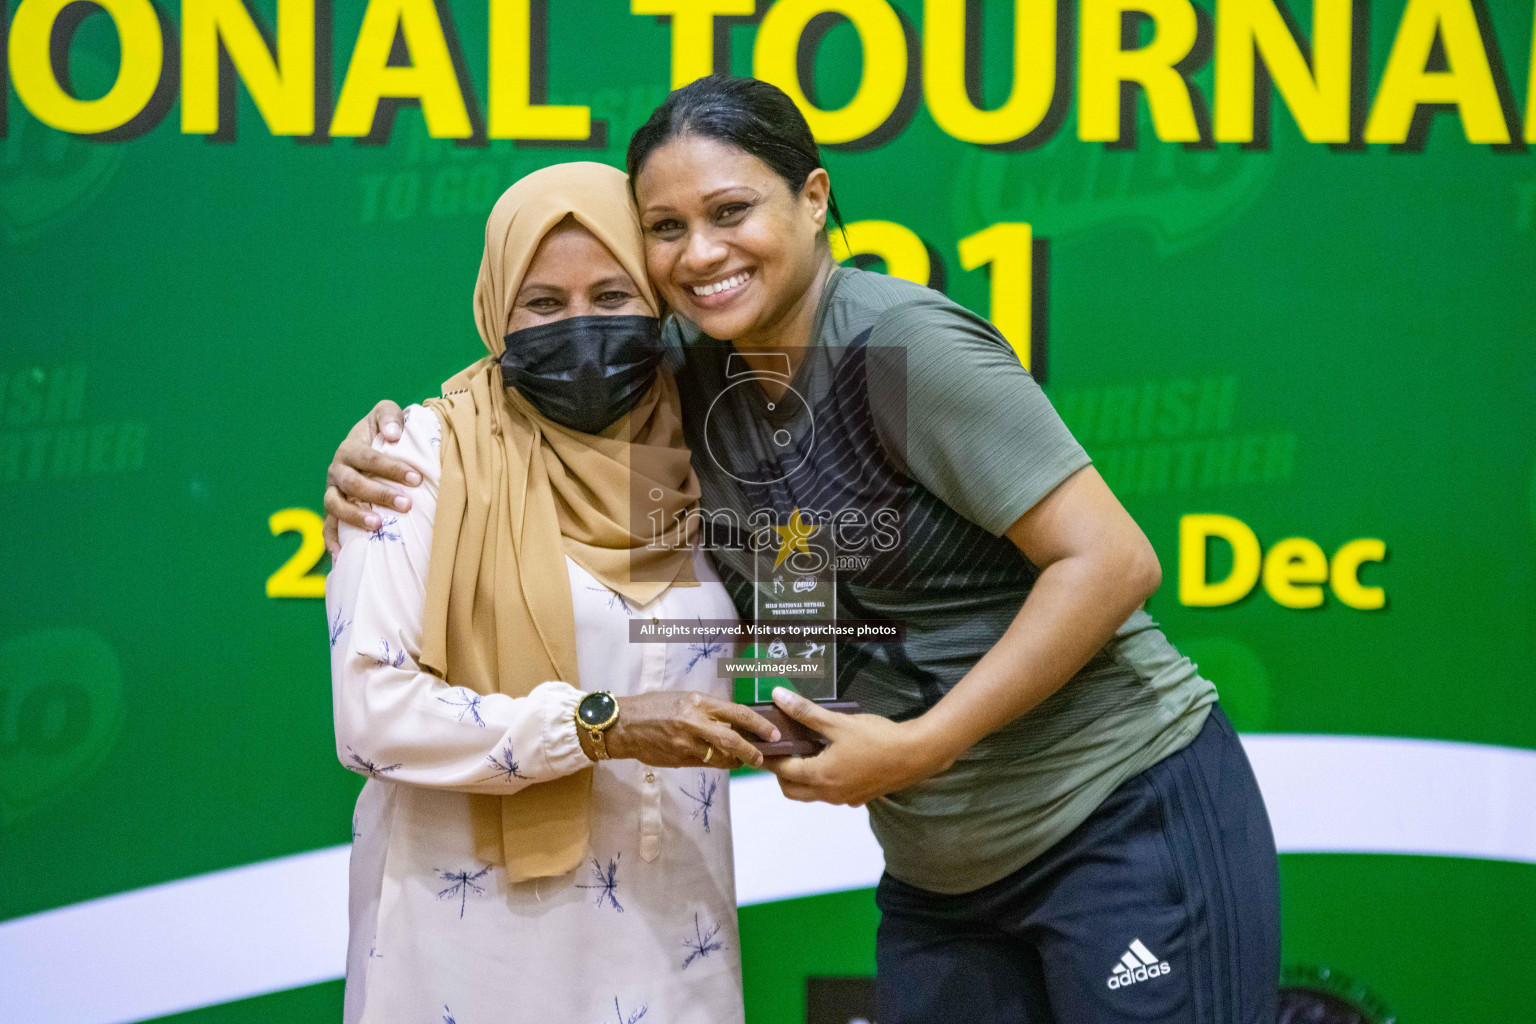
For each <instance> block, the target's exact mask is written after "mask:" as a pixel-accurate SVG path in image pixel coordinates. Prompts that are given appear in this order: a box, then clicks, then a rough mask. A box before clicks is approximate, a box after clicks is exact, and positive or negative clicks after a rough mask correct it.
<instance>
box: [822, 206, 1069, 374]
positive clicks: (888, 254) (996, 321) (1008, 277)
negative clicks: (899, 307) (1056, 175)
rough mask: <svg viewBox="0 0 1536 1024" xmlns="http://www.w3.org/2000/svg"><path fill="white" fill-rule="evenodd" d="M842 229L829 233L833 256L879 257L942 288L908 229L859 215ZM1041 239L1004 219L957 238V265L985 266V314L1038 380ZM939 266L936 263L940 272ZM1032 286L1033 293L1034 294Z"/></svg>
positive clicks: (899, 273)
mask: <svg viewBox="0 0 1536 1024" xmlns="http://www.w3.org/2000/svg"><path fill="white" fill-rule="evenodd" d="M846 232H847V240H846V242H845V241H844V233H843V232H841V231H833V232H831V239H832V255H833V257H834V258H836V259H838V260H846V259H848V258H849V257H850V256H875V257H878V258H879V259H882V260H884V261H885V272H886V273H887V274H890V275H891V276H892V277H899V278H902V279H903V280H906V281H915V282H916V283H918V284H922V285H931V286H933V287H935V288H939V289H941V290H942V289H943V281H942V280H940V281H935V280H933V277H934V273H933V271H934V268H933V256H934V254H933V253H932V252H931V251H930V249H929V247H928V245H927V243H926V242H924V241H923V240H922V238H921V237H919V236H918V234H917V232H915V231H913V230H912V229H911V228H909V227H906V226H904V225H901V224H897V223H895V222H894V221H889V220H860V221H854V222H853V223H852V224H849V225H848V227H847V229H846ZM1045 244H1046V243H1045V240H1044V239H1036V238H1034V232H1033V229H1032V228H1031V227H1030V226H1029V225H1028V224H1023V223H1010V222H1004V223H1000V224H993V225H991V226H990V227H987V228H983V229H982V230H980V231H978V232H976V233H975V234H974V235H967V236H966V237H965V238H962V239H960V244H959V250H960V269H961V270H976V269H977V268H979V267H986V268H987V274H988V277H989V284H988V309H987V319H988V320H991V321H992V325H993V326H994V327H996V328H997V330H998V333H1000V334H1001V335H1002V336H1003V337H1004V338H1006V339H1008V344H1009V345H1011V346H1013V350H1014V352H1016V353H1017V354H1018V357H1019V362H1020V363H1022V364H1024V369H1026V370H1028V371H1029V372H1030V373H1032V374H1034V376H1035V379H1036V380H1037V381H1040V382H1041V383H1044V378H1045V343H1046V340H1045V323H1044V320H1043V318H1037V317H1036V315H1035V313H1036V302H1037V301H1038V302H1039V303H1040V308H1041V309H1042V310H1043V308H1044V303H1045V299H1046V295H1045V285H1046V279H1045V278H1046V273H1047V272H1048V266H1047V262H1048V261H1047V259H1046V258H1042V259H1040V261H1039V263H1038V265H1037V263H1036V260H1035V256H1036V253H1037V252H1039V251H1041V250H1043V249H1044V246H1045ZM1042 255H1043V254H1042ZM942 270H943V268H942V267H940V275H939V276H940V277H942V276H943V274H942ZM1036 290H1039V291H1040V294H1039V295H1035V294H1034V292H1035V291H1036Z"/></svg>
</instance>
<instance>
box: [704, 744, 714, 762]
mask: <svg viewBox="0 0 1536 1024" xmlns="http://www.w3.org/2000/svg"><path fill="white" fill-rule="evenodd" d="M714 756H715V748H714V747H712V746H710V745H709V744H708V743H706V744H704V763H705V764H708V763H709V759H710V758H712V757H714Z"/></svg>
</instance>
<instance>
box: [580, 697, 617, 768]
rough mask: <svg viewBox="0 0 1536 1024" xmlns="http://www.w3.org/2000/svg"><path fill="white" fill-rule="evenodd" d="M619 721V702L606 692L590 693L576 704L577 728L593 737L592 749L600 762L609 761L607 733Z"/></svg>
mask: <svg viewBox="0 0 1536 1024" xmlns="http://www.w3.org/2000/svg"><path fill="white" fill-rule="evenodd" d="M618 720H619V702H618V701H617V700H614V698H613V694H611V693H609V692H608V691H606V690H604V691H601V692H599V693H589V694H587V695H586V696H585V697H583V698H581V700H580V701H579V702H578V703H577V704H576V728H578V729H585V730H586V731H587V735H589V736H591V737H592V749H593V750H594V751H596V752H597V759H598V760H599V761H606V760H608V740H607V736H606V734H607V732H608V730H609V729H612V728H613V725H614V723H615V722H617V721H618Z"/></svg>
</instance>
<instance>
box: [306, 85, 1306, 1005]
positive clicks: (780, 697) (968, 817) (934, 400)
mask: <svg viewBox="0 0 1536 1024" xmlns="http://www.w3.org/2000/svg"><path fill="white" fill-rule="evenodd" d="M820 164H821V162H820V155H819V153H818V151H817V148H816V145H815V142H814V140H813V139H812V137H811V135H810V132H809V129H808V128H807V127H806V125H805V122H804V120H803V118H802V117H801V116H800V114H799V112H798V111H797V110H796V109H795V107H794V106H793V104H792V103H791V102H790V101H789V100H788V98H787V97H785V96H784V94H783V93H782V92H780V91H779V90H777V89H775V88H773V87H772V86H769V85H767V84H766V83H762V82H757V81H755V80H752V79H731V78H720V77H711V78H707V79H702V80H700V81H698V82H695V83H693V84H692V85H689V86H686V87H685V88H683V89H680V90H678V91H676V92H674V93H673V94H672V95H671V96H670V97H668V99H667V101H666V103H665V104H663V106H662V107H660V108H658V110H657V111H656V113H655V114H654V115H653V116H652V118H651V119H650V121H649V122H647V124H646V125H645V126H644V127H642V128H641V129H640V130H639V131H638V132H637V133H636V134H635V137H634V138H633V139H632V140H631V143H630V150H629V172H630V188H631V191H632V193H633V195H634V197H635V201H636V205H637V208H638V210H639V214H640V218H641V225H642V228H643V230H644V232H645V238H646V250H647V252H646V263H647V269H648V270H649V272H650V274H651V275H652V278H653V281H654V283H655V285H656V287H657V289H658V291H659V292H660V293H661V294H662V296H663V297H664V298H665V299H666V301H667V303H668V305H669V306H670V307H671V309H672V311H673V317H672V319H671V321H670V323H669V325H668V329H667V330H668V340H669V341H670V342H671V343H672V344H673V345H675V346H676V347H677V349H678V351H679V353H680V365H679V367H678V369H677V373H678V383H679V387H680V391H681V394H682V401H683V413H684V429H685V436H686V438H687V441H688V443H689V446H690V447H691V448H692V449H693V452H694V463H695V466H696V468H697V470H698V473H699V477H700V484H701V488H702V491H703V498H702V504H703V507H704V508H705V510H706V511H707V512H708V513H709V514H710V515H711V516H715V515H719V516H721V517H723V520H724V521H725V522H726V523H727V524H730V523H732V522H734V523H736V524H738V525H739V526H740V527H741V529H740V530H738V531H734V532H735V533H736V534H737V535H736V536H734V537H732V536H731V534H732V533H733V531H731V530H729V529H727V530H724V531H721V532H723V533H724V534H725V536H724V538H723V539H721V538H718V537H717V538H715V539H717V540H720V541H721V542H720V543H718V544H717V545H716V547H715V550H713V551H712V553H713V554H714V556H715V560H716V564H717V566H718V568H719V572H720V575H721V578H722V581H723V582H725V584H726V586H727V588H728V589H729V590H730V591H731V593H732V597H733V599H734V600H735V602H736V605H737V607H738V609H739V610H740V611H741V612H742V614H743V616H744V617H751V616H752V615H753V599H752V591H753V579H754V576H753V573H754V566H753V563H752V560H751V559H752V552H751V551H750V549H748V548H746V547H743V546H742V544H741V543H740V542H741V540H742V539H743V538H742V537H741V536H740V534H741V533H743V532H748V531H750V529H751V528H752V527H753V526H754V524H757V523H761V522H764V521H765V518H764V517H766V521H770V522H772V523H774V524H775V525H779V526H788V525H790V524H792V523H796V522H806V521H807V520H809V524H810V525H812V526H814V527H815V528H816V529H817V530H820V531H822V532H823V538H829V539H830V540H831V541H832V542H833V543H834V544H835V546H836V550H837V552H838V553H839V554H844V555H849V556H854V557H853V560H851V561H846V562H845V563H844V564H845V566H848V567H851V571H845V572H842V573H840V574H839V576H838V580H837V585H836V593H837V603H838V612H839V614H840V615H841V616H843V617H847V618H889V619H897V620H900V621H902V622H903V623H904V625H905V637H904V638H903V639H902V640H901V641H899V642H897V641H884V640H882V641H879V642H856V641H849V642H844V643H842V644H840V645H839V647H840V649H839V651H838V660H837V666H838V669H837V670H838V677H839V683H840V689H841V690H842V691H843V692H844V693H846V694H847V695H848V696H850V697H852V698H854V699H856V700H858V701H859V703H860V705H861V707H862V708H863V709H864V710H865V712H867V713H864V714H859V715H852V716H839V715H832V714H830V713H827V712H824V711H822V710H821V709H819V708H817V707H815V706H814V705H811V704H810V703H809V702H807V701H805V700H803V699H801V698H799V697H797V696H796V695H794V694H792V693H790V692H789V691H787V690H780V691H777V692H776V700H777V701H778V702H779V704H780V706H781V708H783V710H784V711H785V712H786V713H788V714H790V715H792V716H794V717H796V718H799V719H801V720H802V721H804V722H806V723H807V724H809V725H812V726H813V727H815V728H817V729H820V730H821V731H822V732H823V733H825V735H826V736H827V737H828V738H829V739H830V743H829V745H828V746H827V747H826V749H825V750H823V751H822V752H821V753H820V754H818V755H817V756H815V757H808V758H791V759H784V760H782V761H779V762H776V763H774V764H773V765H772V767H773V769H774V770H775V771H776V772H777V773H778V775H779V778H780V783H781V786H782V788H783V790H784V792H785V794H786V795H787V796H789V797H791V798H793V799H798V800H824V801H828V802H833V803H845V804H859V805H866V806H868V807H869V809H870V819H871V824H872V826H873V827H874V829H875V832H876V835H877V837H878V838H879V839H880V842H881V845H882V847H883V848H884V850H885V854H886V864H887V875H886V877H885V878H884V879H883V880H882V882H881V886H880V890H879V892H878V895H877V899H878V902H879V904H880V907H881V911H882V919H881V925H880V932H879V937H878V949H877V959H878V964H879V977H878V988H879V998H880V1011H879V1012H880V1019H881V1021H882V1024H904V1022H915V1021H939V1020H944V1021H948V1020H962V1019H963V1020H968V1021H969V1020H975V1021H1010V1022H1012V1021H1020V1022H1022V1021H1030V1022H1034V1021H1051V1020H1059V1021H1078V1020H1093V1021H1122V1020H1123V1021H1167V1022H1169V1024H1173V1022H1179V1024H1186V1022H1197V1024H1205V1022H1210V1024H1230V1022H1233V1021H1244V1022H1247V1021H1260V1020H1266V1021H1267V1020H1273V1018H1274V1012H1275V1009H1274V1006H1275V989H1276V986H1277V981H1278V970H1279V924H1278V919H1279V908H1278V883H1277V870H1276V857H1275V849H1274V840H1273V836H1272V834H1271V832H1270V828H1269V823H1268V819H1267V817H1266V815H1265V812H1264V807H1263V802H1262V798H1261V797H1260V795H1259V792H1258V788H1257V785H1256V783H1255V782H1254V779H1253V775H1252V771H1251V769H1250V768H1249V766H1248V763H1247V760H1246V758H1245V757H1244V755H1243V752H1242V748H1241V745H1240V744H1239V742H1238V740H1237V737H1236V735H1235V733H1234V732H1233V731H1232V728H1231V726H1230V725H1229V724H1228V723H1227V721H1226V719H1225V717H1224V716H1223V715H1222V714H1221V712H1220V710H1219V709H1218V708H1217V707H1216V705H1215V703H1214V702H1215V691H1214V688H1213V687H1212V686H1211V684H1210V683H1209V682H1207V681H1206V680H1204V679H1202V678H1201V677H1200V676H1199V675H1198V673H1197V672H1196V670H1195V667H1194V666H1193V665H1192V664H1191V663H1190V662H1189V660H1188V659H1186V658H1184V657H1182V656H1180V655H1179V653H1178V652H1177V651H1176V650H1175V649H1174V648H1173V647H1172V646H1171V645H1170V644H1169V643H1168V641H1167V640H1166V639H1165V638H1164V636H1163V634H1162V632H1161V631H1160V630H1159V629H1158V628H1157V626H1156V624H1155V623H1154V622H1153V621H1152V620H1151V619H1150V618H1149V617H1148V616H1147V614H1146V613H1145V611H1143V610H1142V608H1141V606H1142V603H1143V602H1144V601H1145V600H1146V598H1147V597H1148V596H1150V595H1151V594H1152V593H1153V592H1154V591H1155V590H1156V589H1157V587H1158V585H1159V583H1160V581H1161V571H1160V569H1159V566H1158V563H1157V559H1156V556H1155V554H1154V552H1153V551H1152V548H1151V545H1150V544H1149V543H1148V542H1147V540H1146V538H1145V536H1144V535H1143V534H1142V532H1141V530H1140V529H1139V528H1138V527H1137V526H1136V524H1135V523H1134V522H1133V521H1132V520H1131V518H1130V517H1129V515H1127V514H1126V512H1125V510H1124V509H1123V508H1122V507H1121V506H1120V504H1119V502H1118V501H1117V500H1116V499H1115V498H1114V496H1113V495H1112V494H1111V493H1110V491H1109V489H1108V488H1107V487H1106V486H1105V485H1104V483H1103V481H1102V480H1101V479H1100V477H1099V476H1098V474H1097V472H1096V471H1095V470H1094V469H1093V467H1092V465H1091V464H1090V462H1089V459H1088V456H1087V455H1086V454H1085V453H1084V452H1083V450H1082V449H1081V447H1080V446H1079V445H1078V444H1077V442H1076V441H1075V440H1074V439H1073V438H1072V436H1071V434H1070V433H1069V432H1068V431H1067V429H1066V428H1065V426H1064V425H1063V424H1062V423H1061V421H1060V419H1059V418H1058V417H1057V416H1056V414H1055V412H1054V410H1052V409H1051V407H1050V404H1049V402H1048V401H1047V400H1046V398H1045V396H1044V395H1043V393H1042V392H1041V391H1040V389H1039V388H1038V387H1037V386H1036V385H1035V383H1034V381H1033V380H1032V379H1031V378H1030V376H1029V375H1028V373H1027V372H1025V371H1024V370H1023V368H1022V367H1021V366H1020V365H1019V364H1018V360H1017V359H1016V358H1015V357H1014V356H1013V354H1012V352H1011V350H1010V349H1009V348H1008V346H1007V344H1006V343H1005V342H1004V341H1003V340H1002V338H1001V337H1000V336H999V335H998V334H997V332H996V330H995V329H993V328H992V327H991V325H989V324H987V323H986V322H985V321H984V320H982V319H980V318H978V317H976V316H974V315H973V314H971V313H969V312H968V311H966V310H964V309H963V308H961V307H959V306H958V305H956V304H954V303H952V302H950V301H949V300H947V299H945V298H944V297H943V296H941V295H939V294H937V293H935V292H932V291H929V290H927V289H923V288H919V287H917V286H915V285H911V284H907V283H904V282H900V281H894V280H891V279H888V278H884V277H882V276H880V275H876V274H869V273H865V272H862V271H857V270H852V269H848V268H840V267H838V266H837V264H836V262H835V261H834V260H833V259H832V256H831V251H830V247H829V245H828V242H827V237H826V227H827V218H828V216H829V214H830V215H831V216H833V217H835V216H836V207H835V204H834V203H833V201H832V195H831V184H830V181H829V179H828V176H827V173H826V171H825V170H824V169H823V168H822V167H821V165H820ZM392 416H393V412H392V408H391V407H381V408H380V409H376V410H375V414H374V415H373V416H371V417H370V418H369V419H368V420H365V421H364V423H361V424H359V426H358V428H357V429H356V430H355V431H354V436H353V438H352V439H350V440H349V442H348V443H347V444H345V445H343V448H342V450H341V451H340V452H338V457H337V461H336V463H334V464H333V469H332V483H333V485H339V486H333V488H332V489H331V490H329V491H328V492H327V511H328V512H331V513H332V514H334V515H337V516H340V517H341V518H343V519H347V520H349V521H350V520H352V519H353V518H354V517H356V516H357V515H358V514H359V510H358V509H356V507H355V506H353V505H352V504H351V502H350V501H348V500H347V496H349V495H350V496H352V497H355V498H359V499H362V500H368V501H389V500H393V499H394V497H395V491H394V489H393V488H389V487H388V486H387V485H384V484H381V483H380V482H379V481H376V480H364V479H362V478H361V477H360V476H359V475H358V473H357V470H358V469H362V470H364V471H372V472H376V473H378V474H379V475H382V476H385V477H387V478H390V479H395V480H399V479H402V478H403V477H402V474H403V472H404V467H400V466H386V465H380V464H378V463H377V462H376V461H374V460H371V459H369V458H368V457H367V456H365V455H363V454H362V451H361V448H360V446H359V444H358V441H359V440H360V439H362V438H364V437H367V436H369V435H370V434H371V432H372V431H373V430H374V429H377V428H378V427H379V426H380V425H381V424H386V423H388V422H391V417H392ZM343 492H344V493H343ZM754 516H756V518H754Z"/></svg>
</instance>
